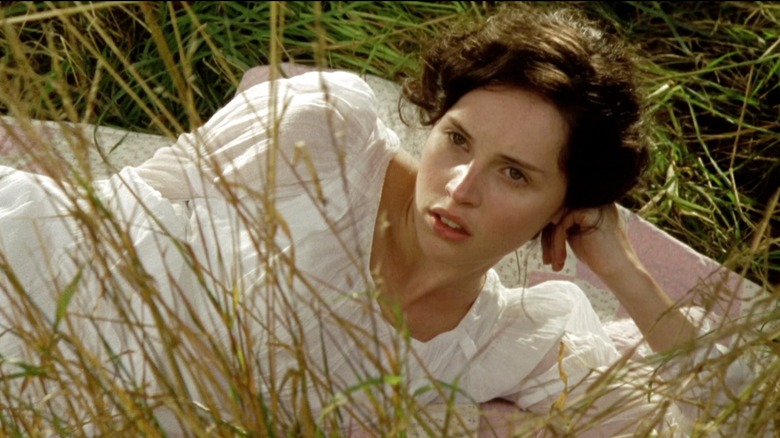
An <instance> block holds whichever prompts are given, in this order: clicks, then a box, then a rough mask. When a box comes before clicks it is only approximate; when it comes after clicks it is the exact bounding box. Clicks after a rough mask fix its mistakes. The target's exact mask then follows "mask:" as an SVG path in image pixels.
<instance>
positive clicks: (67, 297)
mask: <svg viewBox="0 0 780 438" xmlns="http://www.w3.org/2000/svg"><path fill="white" fill-rule="evenodd" d="M374 107H375V105H374V97H373V93H372V92H371V90H370V88H369V87H368V86H367V85H366V83H365V82H363V81H362V80H361V79H359V78H358V77H356V76H354V75H351V74H347V73H327V74H319V73H308V74H304V75H301V76H298V77H295V78H292V79H288V80H278V81H275V82H273V83H265V84H260V85H257V86H255V87H253V88H251V89H249V90H247V91H245V92H243V93H242V94H240V95H238V96H237V97H236V98H234V99H233V100H232V101H231V102H230V103H228V104H227V106H225V107H224V108H223V109H221V110H220V111H218V112H217V113H216V114H215V115H214V116H213V117H212V118H211V119H210V120H209V121H208V122H207V123H206V124H205V125H204V126H203V127H202V128H200V129H198V130H196V131H195V132H194V133H192V134H186V135H182V136H181V137H180V138H179V140H178V141H177V142H176V144H174V145H173V146H171V147H170V148H166V149H163V150H160V151H159V152H158V153H157V154H156V155H155V157H154V158H152V159H151V160H150V161H148V162H147V163H145V164H144V165H142V166H140V167H139V168H125V169H123V170H122V171H121V172H120V173H119V174H117V175H115V176H113V177H111V178H110V179H108V180H105V181H98V182H95V183H93V184H91V185H90V184H88V185H84V186H76V187H73V186H71V185H67V184H59V183H57V182H55V181H53V180H50V179H48V178H45V177H42V176H36V175H32V174H27V173H23V172H20V171H16V170H12V169H10V168H0V257H2V258H0V267H2V271H3V273H4V275H2V276H0V355H2V356H0V359H1V360H0V373H2V374H0V375H3V376H13V375H18V374H19V373H20V372H21V371H23V370H25V369H29V367H30V366H38V367H40V368H46V367H50V368H51V369H52V370H57V372H58V373H62V374H63V375H68V376H70V377H69V378H70V379H71V380H72V381H78V382H81V381H83V382H87V381H90V382H91V381H95V382H100V384H101V385H102V387H103V388H104V390H106V391H107V392H108V393H111V392H112V391H113V392H116V393H125V392H128V388H131V387H132V388H136V389H137V388H143V391H144V393H145V394H152V395H153V394H157V395H160V397H162V398H161V400H162V399H164V396H165V394H170V393H171V392H178V393H182V392H186V393H187V394H189V397H191V400H192V401H193V402H194V403H190V404H189V405H188V404H187V403H184V404H185V405H187V406H190V405H194V404H197V406H206V407H208V408H209V411H208V412H211V414H210V415H213V416H215V417H219V418H222V419H227V421H229V420H230V419H231V418H242V417H245V416H246V415H250V414H247V412H250V413H252V412H253V413H255V414H256V413H257V412H258V410H257V406H258V404H257V403H267V404H274V403H277V402H278V403H279V404H278V405H275V404H274V406H277V411H276V412H277V416H278V417H277V418H276V421H278V423H277V426H279V425H281V424H284V422H285V421H287V422H290V421H292V419H293V418H295V417H296V416H297V415H300V413H301V412H313V413H314V414H313V418H315V419H317V418H319V419H320V420H319V421H322V423H323V424H322V427H323V428H326V429H327V428H328V427H342V428H349V427H352V426H354V425H355V424H357V425H359V426H362V427H368V428H371V427H372V426H371V424H372V422H374V421H377V419H376V414H375V413H372V412H375V411H376V408H375V407H376V405H377V404H380V405H381V404H384V405H388V406H389V405H390V403H391V400H393V399H394V397H399V394H404V395H401V397H406V396H408V397H412V398H414V401H415V402H416V403H420V404H426V403H429V402H432V401H434V400H439V401H441V400H445V401H446V400H455V402H472V403H473V402H484V401H488V400H491V399H494V398H499V397H501V398H505V399H508V400H511V401H513V402H514V403H516V404H517V405H518V406H519V407H521V408H522V409H524V410H528V411H531V412H534V413H538V414H541V415H546V414H549V413H550V412H551V410H552V409H554V407H555V406H558V404H557V403H562V405H567V404H570V403H571V402H572V401H573V400H575V395H576V394H577V393H578V392H584V385H580V386H577V384H578V383H579V382H581V381H583V380H584V379H586V377H587V378H588V380H589V381H595V380H596V379H597V378H598V375H599V374H598V370H605V369H607V368H608V367H609V366H610V365H611V364H613V363H614V362H615V361H617V360H618V359H619V357H620V356H619V354H618V352H617V351H616V349H615V347H614V345H613V344H612V342H611V341H610V339H609V337H608V336H607V335H606V334H605V332H604V330H603V328H602V325H601V324H600V322H599V320H598V317H597V316H596V314H595V313H594V312H593V310H592V308H591V306H590V303H589V302H588V300H587V298H586V297H585V295H584V294H583V293H582V292H581V291H580V290H579V289H578V288H577V287H576V286H575V285H573V284H571V283H566V282H549V283H544V284H541V285H539V286H536V287H533V288H529V289H508V288H505V287H504V286H502V284H501V282H500V281H499V279H498V277H497V275H496V274H495V272H493V271H490V272H489V274H488V278H487V281H486V283H485V286H484V289H483V290H482V292H481V293H480V295H479V297H478V299H477V300H476V302H475V303H474V304H473V306H472V308H471V310H470V311H469V312H468V314H467V315H466V316H465V317H464V318H463V320H462V321H461V322H460V324H459V325H458V326H457V327H456V328H455V329H453V330H451V331H449V332H446V333H442V334H440V335H439V336H437V337H435V338H434V339H431V340H430V341H427V342H419V341H417V340H414V339H411V338H409V337H408V336H406V335H405V334H404V333H399V332H398V331H397V330H396V329H394V328H393V327H391V326H390V325H389V324H387V323H386V322H385V320H383V319H382V317H381V316H380V314H379V310H378V306H377V304H376V296H375V290H376V286H375V284H374V282H373V280H372V277H371V275H370V272H369V268H368V264H369V260H368V258H369V255H370V254H371V243H372V237H373V233H374V225H375V222H376V217H377V208H378V203H379V199H380V196H381V190H382V184H383V180H384V175H385V170H386V168H387V165H388V162H389V160H390V159H391V157H392V156H393V154H394V153H395V152H396V151H397V150H398V148H399V147H400V145H399V144H398V139H397V137H396V135H395V134H394V133H393V132H392V131H390V130H389V129H387V128H385V126H384V125H383V124H382V122H381V121H380V120H379V119H378V118H377V116H376V112H375V109H374ZM275 144H276V145H278V147H274V146H273V145H275ZM271 187H272V188H273V189H272V190H271V189H270V188H271ZM89 188H94V190H92V189H89ZM117 224H118V225H117ZM130 249H132V250H130ZM22 291H24V292H23V293H22ZM22 297H25V298H22ZM28 298H29V299H28ZM42 328H43V330H42ZM45 328H48V329H49V330H48V332H47V331H46V330H45ZM52 332H53V333H57V335H56V336H54V335H51V334H50V333H52ZM41 333H49V335H44V334H41ZM41 345H47V347H46V348H42V347H41ZM171 345H175V347H171ZM47 351H48V352H50V351H55V352H56V354H55V353H44V352H47ZM46 354H49V355H50V356H53V357H58V358H59V357H61V358H62V359H61V360H55V361H53V363H52V362H51V361H50V362H47V357H48V356H46ZM85 357H88V358H90V360H91V361H92V362H90V363H91V365H90V367H94V368H95V369H96V370H99V372H98V371H95V372H94V373H93V375H86V376H84V375H80V374H79V373H80V372H81V370H82V368H83V367H84V365H83V361H84V360H85V359H84V358H85ZM79 363H81V365H79ZM25 367H27V368H25ZM87 368H89V367H87ZM22 380H24V379H16V380H14V379H8V378H6V379H5V380H4V381H3V382H4V383H3V385H17V387H18V388H17V389H18V391H19V400H18V403H19V404H18V405H17V406H16V407H15V409H19V408H20V406H28V405H35V404H36V403H43V402H42V399H43V398H46V401H45V403H48V404H49V405H50V406H55V407H56V408H57V409H62V410H64V412H65V414H66V415H71V416H76V417H78V416H79V415H81V414H82V413H80V412H78V409H73V408H70V407H69V405H68V403H67V402H66V401H65V400H66V396H64V395H62V394H65V393H66V391H64V389H63V388H66V387H67V388H70V389H71V390H72V391H80V390H81V389H79V386H78V385H76V384H75V383H68V382H67V381H65V382H63V381H61V380H58V379H48V380H46V379H44V383H41V384H34V385H30V384H29V382H28V384H25V383H23V382H22ZM618 386H619V385H618ZM74 388H75V389H74ZM613 392H614V391H613ZM614 393H615V394H619V391H618V392H614ZM236 394H238V395H236ZM257 394H259V395H260V397H258V399H259V400H262V402H258V401H257V400H254V399H252V397H251V395H257ZM271 394H276V396H277V397H278V398H274V397H272V396H271ZM615 397H618V396H617V395H616V396H615ZM106 399H107V400H108V401H107V405H108V406H109V407H108V408H107V409H108V410H113V412H115V411H116V410H117V409H119V408H118V406H123V405H122V403H121V402H120V401H117V400H116V399H118V397H115V398H113V399H112V398H110V397H106ZM236 399H240V401H241V402H242V403H243V404H240V403H237V402H236ZM616 399H619V397H618V398H613V400H616ZM250 400H254V401H253V402H250ZM172 403H173V402H172V401H170V400H167V401H166V402H161V403H160V405H161V407H158V408H156V409H155V410H154V412H155V415H157V416H158V418H159V419H160V421H161V422H162V425H163V427H165V428H168V429H170V430H175V429H176V428H177V427H179V426H177V425H176V421H175V419H174V418H175V417H176V415H178V414H175V413H174V412H175V410H174V409H173V408H170V406H172ZM177 403H182V402H181V401H178V402H177ZM252 403H255V404H254V405H253V404H252ZM1 405H2V404H0V406H1ZM239 405H240V406H243V407H242V408H237V407H236V406H239ZM562 405H561V406H562ZM627 405H631V403H627ZM176 406H181V405H176ZM9 407H11V408H14V407H13V406H9ZM179 409H184V408H181V407H180V408H179ZM336 411H339V412H341V415H343V416H342V417H338V418H341V420H338V421H337V422H335V423H334V422H328V421H330V420H327V418H337V417H336V416H335V414H334V415H332V417H327V415H326V416H322V417H320V413H323V412H324V413H325V414H327V413H331V414H332V413H333V412H336ZM637 412H639V414H637V413H636V412H635V413H634V414H633V415H630V416H625V415H624V416H621V417H620V418H619V419H614V420H610V421H612V422H613V423H614V425H616V427H617V426H619V425H623V424H633V423H635V422H636V418H637V415H641V409H640V410H639V411H637ZM0 413H2V408H0ZM344 414H346V415H344ZM344 418H346V420H344ZM323 419H324V420H323ZM333 421H336V420H333ZM610 421H607V423H609V422H610ZM279 427H282V426H279Z"/></svg>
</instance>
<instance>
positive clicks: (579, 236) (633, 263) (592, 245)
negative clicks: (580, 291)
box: [542, 204, 697, 352]
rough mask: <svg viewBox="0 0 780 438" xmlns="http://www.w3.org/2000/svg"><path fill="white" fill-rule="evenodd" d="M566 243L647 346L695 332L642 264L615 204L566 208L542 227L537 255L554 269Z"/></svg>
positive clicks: (661, 346) (665, 346) (672, 343)
mask: <svg viewBox="0 0 780 438" xmlns="http://www.w3.org/2000/svg"><path fill="white" fill-rule="evenodd" d="M566 242H568V243H569V245H570V246H571V248H572V250H573V251H574V254H575V255H576V256H577V258H579V259H580V260H581V261H582V262H583V263H585V264H587V265H588V267H589V268H590V269H591V270H592V271H593V272H594V273H595V274H596V275H598V276H599V278H601V280H602V281H603V282H604V283H605V284H606V285H607V286H608V287H609V289H610V290H611V291H612V293H614V294H615V296H617V298H618V300H620V303H621V304H622V305H623V307H625V309H626V310H627V311H628V313H629V315H631V318H632V319H633V320H634V321H635V322H636V324H637V326H638V327H639V329H640V330H641V331H642V333H643V334H644V336H645V339H646V340H647V342H648V344H649V345H650V347H651V348H652V349H653V350H655V351H658V352H661V351H667V350H671V349H672V348H675V347H678V346H680V345H683V344H685V343H686V342H689V341H691V340H693V338H694V337H695V336H696V333H697V330H696V328H695V327H694V326H693V324H692V323H691V322H690V321H689V320H688V319H687V318H686V317H685V316H684V315H683V314H682V313H681V312H680V311H679V309H678V308H677V307H676V304H675V303H674V302H673V301H672V300H671V298H669V295H668V294H666V292H664V291H663V289H661V287H660V286H659V285H658V284H657V283H656V282H655V280H653V278H652V277H651V276H650V274H649V273H648V272H647V270H646V269H645V267H644V266H643V265H642V262H641V261H640V260H639V257H638V256H637V255H636V252H635V251H634V248H633V247H632V246H631V242H630V241H629V239H628V235H627V233H626V228H625V226H624V225H623V221H622V220H621V218H620V214H619V213H618V209H617V206H616V205H615V204H608V205H606V206H603V207H599V208H586V209H576V210H572V211H569V212H568V213H566V214H565V215H563V216H562V217H561V219H560V220H559V221H557V222H556V223H552V224H550V225H549V226H548V227H547V228H545V230H544V232H543V233H542V251H543V260H544V263H545V264H548V265H552V268H553V269H554V270H556V271H560V270H561V269H562V268H563V264H564V262H565V261H566Z"/></svg>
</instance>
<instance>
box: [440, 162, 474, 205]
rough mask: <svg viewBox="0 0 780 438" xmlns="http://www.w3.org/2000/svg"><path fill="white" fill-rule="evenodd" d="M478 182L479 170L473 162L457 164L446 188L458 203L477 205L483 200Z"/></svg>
mask: <svg viewBox="0 0 780 438" xmlns="http://www.w3.org/2000/svg"><path fill="white" fill-rule="evenodd" d="M478 182H479V180H478V172H477V169H476V168H475V166H474V163H473V162H472V163H469V164H463V165H460V166H457V167H456V168H455V169H454V174H453V176H452V177H451V178H450V180H449V182H447V185H446V187H445V189H446V190H447V194H448V195H449V196H450V197H451V198H452V200H453V201H455V202H457V203H458V204H467V205H472V206H477V205H479V203H480V202H481V196H480V193H479V187H478Z"/></svg>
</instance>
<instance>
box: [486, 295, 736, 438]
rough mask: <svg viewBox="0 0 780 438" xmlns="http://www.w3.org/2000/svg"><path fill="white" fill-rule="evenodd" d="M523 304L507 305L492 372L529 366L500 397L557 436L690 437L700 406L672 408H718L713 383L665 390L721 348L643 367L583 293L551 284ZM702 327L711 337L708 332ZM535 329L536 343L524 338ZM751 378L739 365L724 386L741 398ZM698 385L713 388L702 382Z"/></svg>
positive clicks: (532, 337)
mask: <svg viewBox="0 0 780 438" xmlns="http://www.w3.org/2000/svg"><path fill="white" fill-rule="evenodd" d="M515 301H517V302H516V303H512V302H510V303H509V304H508V305H507V310H506V311H505V315H503V316H502V318H501V320H502V321H504V323H505V324H507V326H506V327H505V328H503V329H502V330H503V332H504V334H503V335H502V334H500V333H499V334H497V335H496V339H497V341H498V342H497V345H498V344H500V348H493V349H491V351H493V353H492V355H493V357H492V358H490V359H489V362H490V364H491V365H490V366H491V367H494V368H495V373H494V374H493V375H505V376H510V377H511V376H512V373H514V375H515V376H523V373H526V372H527V370H523V369H522V368H523V367H526V368H527V367H528V366H529V364H528V362H530V363H531V364H533V369H532V370H531V371H530V372H527V374H526V375H525V376H524V377H522V378H519V379H518V378H514V380H511V378H510V380H508V381H505V382H503V383H504V384H505V385H506V388H505V389H504V390H503V391H502V392H501V393H500V395H499V396H498V397H500V398H504V399H507V400H510V401H513V402H514V403H515V404H516V405H517V406H518V407H519V408H521V409H522V410H523V411H526V412H530V413H533V414H536V415H537V416H539V417H542V418H544V419H545V421H544V424H545V427H547V428H552V429H555V433H553V435H555V436H558V435H566V436H577V437H613V436H618V435H623V434H634V433H637V431H640V432H641V431H646V432H648V433H649V431H652V430H653V429H655V430H656V431H657V432H660V431H663V432H664V433H666V434H669V435H670V436H678V435H679V434H682V435H683V436H684V435H685V432H683V431H685V430H687V429H688V428H689V427H690V424H689V423H690V421H691V420H693V419H695V418H696V416H697V415H699V414H700V412H698V410H696V409H695V408H694V405H698V404H699V403H695V402H694V403H693V404H692V405H688V406H686V405H680V404H679V403H672V402H674V401H677V400H681V399H683V400H692V401H695V400H701V401H705V400H714V399H716V398H717V397H718V396H719V394H718V392H719V391H722V388H721V389H719V388H715V387H714V386H715V385H710V384H709V383H706V384H698V385H697V384H696V383H695V382H694V383H693V384H690V385H679V384H675V386H674V387H673V388H670V387H669V386H668V384H667V383H665V382H677V381H679V380H680V379H679V375H680V370H681V369H682V368H681V367H683V368H684V369H686V370H691V369H695V368H696V367H697V365H696V364H703V363H705V362H706V361H707V360H711V359H712V358H713V357H715V356H718V355H721V354H724V353H725V349H724V347H723V346H721V345H717V344H716V345H714V347H712V348H702V349H701V351H695V352H691V354H687V355H682V356H680V357H675V358H671V360H669V358H667V359H666V360H665V361H664V362H665V363H663V364H659V363H657V361H656V362H653V361H652V360H648V361H635V360H633V359H632V358H630V357H628V356H625V355H622V354H620V353H619V352H618V350H617V349H616V347H615V344H614V342H613V341H612V339H611V336H610V335H609V334H608V333H607V332H606V331H605V329H604V326H603V324H602V323H601V322H600V320H599V319H598V316H597V315H596V314H595V312H594V311H593V309H592V307H591V305H590V302H589V300H588V299H587V297H586V296H585V295H584V293H583V292H582V291H581V290H580V289H579V288H578V287H577V286H576V285H574V284H571V283H568V282H548V283H543V284H542V285H540V286H537V287H535V288H531V289H529V290H527V291H526V292H525V293H524V294H522V295H520V296H519V298H517V299H515ZM689 316H690V315H689ZM692 317H694V316H692ZM533 321H536V323H535V324H536V325H535V326H533V324H534V323H533ZM524 326H527V327H524ZM701 327H702V330H704V331H706V330H707V327H706V325H701ZM529 329H531V330H533V332H534V333H533V335H531V334H530V333H529V334H523V333H526V332H528V331H529ZM510 338H511V339H516V341H515V344H516V345H515V348H514V354H515V355H516V356H518V355H519V356H522V357H521V360H520V361H518V359H517V358H512V357H510V354H511V353H510V351H512V349H511V348H507V345H508V344H507V342H509V339H510ZM518 352H523V353H518ZM661 359H663V358H660V357H659V358H658V360H661ZM518 364H520V365H518ZM502 367H503V368H502ZM510 367H512V368H514V369H509V368H510ZM698 368H700V369H702V371H705V370H704V367H702V366H699V367H698ZM686 374H690V373H686ZM705 374H706V371H705ZM748 374H749V372H747V371H746V370H745V365H744V364H743V363H741V362H739V361H737V362H735V363H734V364H732V366H731V367H730V368H729V370H728V372H727V373H726V376H725V377H724V379H723V380H722V381H721V382H720V383H721V384H725V386H726V387H728V388H729V389H730V390H731V391H732V392H733V393H735V394H736V393H739V388H740V387H742V386H744V384H745V382H747V381H748V378H747V377H746V376H747V375H748ZM500 380H501V379H498V380H497V382H499V383H500ZM689 380H690V379H689ZM694 380H702V381H708V379H707V378H705V377H701V376H699V379H694ZM710 380H711V379H710ZM673 393H674V394H676V395H674V394H673ZM721 398H722V397H721ZM641 433H644V432H641Z"/></svg>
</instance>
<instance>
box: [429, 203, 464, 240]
mask: <svg viewBox="0 0 780 438" xmlns="http://www.w3.org/2000/svg"><path fill="white" fill-rule="evenodd" d="M431 217H432V218H433V230H434V231H435V232H436V233H437V234H438V235H439V236H441V237H444V238H445V239H447V240H452V241H461V240H464V239H467V238H469V237H470V236H471V233H470V232H469V230H468V229H467V228H466V226H465V225H464V223H463V220H462V219H460V218H459V217H458V216H456V215H453V214H451V213H448V212H446V211H443V210H433V211H431Z"/></svg>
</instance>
